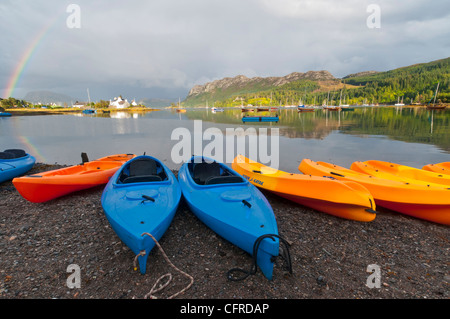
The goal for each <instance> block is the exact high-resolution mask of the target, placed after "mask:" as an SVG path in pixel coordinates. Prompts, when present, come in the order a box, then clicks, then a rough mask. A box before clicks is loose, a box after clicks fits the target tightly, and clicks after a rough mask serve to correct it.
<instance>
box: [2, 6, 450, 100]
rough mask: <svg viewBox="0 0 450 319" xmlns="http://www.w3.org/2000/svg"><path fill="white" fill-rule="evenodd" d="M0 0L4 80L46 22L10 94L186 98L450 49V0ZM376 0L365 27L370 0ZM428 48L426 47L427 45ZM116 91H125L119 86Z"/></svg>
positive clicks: (382, 66)
mask: <svg viewBox="0 0 450 319" xmlns="http://www.w3.org/2000/svg"><path fill="white" fill-rule="evenodd" d="M73 2H75V3H77V4H78V5H79V6H80V8H81V28H80V29H69V28H67V26H66V19H67V17H68V15H69V13H66V8H67V6H68V5H69V2H64V1H63V2H62V1H56V0H46V1H43V0H40V1H33V2H30V1H25V0H15V1H12V0H4V1H2V3H1V4H0V32H1V34H2V44H3V45H2V48H1V49H0V65H1V67H0V81H1V82H0V89H1V90H2V91H3V90H4V87H5V86H6V83H7V81H8V79H9V78H10V76H11V74H12V72H13V70H14V69H15V68H16V65H17V63H18V61H19V58H20V57H21V56H22V55H23V53H24V51H25V50H26V49H27V48H28V47H29V45H30V43H32V41H33V40H34V39H35V37H36V35H37V34H38V33H39V31H40V30H42V29H43V28H45V26H46V25H48V24H49V23H52V26H51V27H50V29H49V31H48V32H47V34H46V35H45V37H44V38H43V39H42V41H41V43H40V45H39V46H38V47H37V49H36V50H35V52H34V54H33V57H32V60H30V62H29V63H28V65H27V67H26V68H25V70H24V73H23V76H22V77H21V79H20V81H19V83H18V87H17V89H16V91H15V92H16V94H17V95H19V96H20V95H21V96H24V95H25V94H26V93H27V92H28V91H32V90H36V89H46V90H55V91H57V92H60V93H65V94H69V95H72V96H74V97H79V96H83V95H84V94H85V92H86V88H87V87H89V88H90V91H91V96H92V98H93V99H101V98H102V99H109V98H112V97H114V96H116V95H118V94H123V95H127V96H129V97H130V98H134V97H136V98H141V97H142V98H144V97H164V98H167V97H174V98H176V97H179V96H181V98H183V97H184V96H185V95H186V94H187V92H188V90H189V89H190V88H191V87H192V86H193V85H194V84H200V83H205V82H207V81H211V80H214V79H218V78H222V77H225V76H235V75H238V74H244V75H246V76H271V75H277V76H281V75H286V74H288V73H291V72H294V71H297V72H306V71H309V70H323V69H325V70H329V71H330V72H331V73H332V74H334V75H335V76H337V77H342V76H345V75H347V74H350V73H355V72H359V71H365V70H379V71H383V70H388V69H392V68H396V67H401V66H406V65H409V64H413V63H418V62H428V61H431V60H435V59H440V58H444V57H447V56H448V52H450V50H449V49H450V48H449V46H450V43H449V39H450V31H449V30H450V10H449V9H450V4H449V2H448V0H436V1H433V2H432V3H430V2H429V1H425V0H414V1H412V0H398V1H387V0H383V1H381V0H380V1H376V0H373V1H371V0H366V1H361V0H343V1H332V0H276V1H273V0H247V1H242V0H228V1H218V0H208V1H206V0H190V1H186V0H159V1H157V0H155V1H151V2H147V1H138V0H133V1H127V2H123V1H95V2H94V1H87V0H81V1H76V0H75V1H73ZM370 4H376V5H379V7H380V8H381V28H380V29H369V28H368V27H367V24H366V20H367V18H368V16H369V15H370V13H368V12H367V10H366V9H367V6H368V5H370ZM431 48H432V49H431ZM118 91H120V92H118Z"/></svg>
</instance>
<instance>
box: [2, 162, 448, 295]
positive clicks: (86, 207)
mask: <svg viewBox="0 0 450 319" xmlns="http://www.w3.org/2000/svg"><path fill="white" fill-rule="evenodd" d="M58 167H60V166H57V165H45V164H36V165H35V167H34V168H33V170H32V171H31V173H37V172H41V171H47V170H51V169H55V168H58ZM176 173H177V172H175V174H176ZM102 190H103V187H96V188H94V189H90V190H86V191H82V192H78V193H75V194H72V195H69V196H65V197H62V198H59V199H56V200H53V201H50V202H48V203H43V204H34V203H30V202H28V201H26V200H25V199H23V198H22V197H21V196H20V194H19V193H18V192H17V191H16V190H15V188H14V186H13V184H12V183H11V182H5V183H2V184H0V210H1V214H0V297H1V298H2V299H50V298H56V299H133V298H135V299H143V298H144V297H145V295H146V294H147V293H148V292H149V291H150V289H151V288H152V286H153V284H154V283H155V281H156V280H157V279H158V278H159V277H160V276H162V275H164V274H166V273H167V272H168V271H169V272H171V273H172V274H173V280H172V282H171V283H170V284H169V285H168V287H167V288H166V289H164V290H163V291H160V292H158V293H157V294H156V295H157V296H158V298H167V297H168V296H170V295H172V294H174V293H176V292H177V291H179V290H180V289H182V288H184V287H185V286H186V285H187V284H188V283H189V280H188V279H187V278H186V277H184V276H183V275H181V274H179V273H177V272H176V271H175V270H173V269H172V268H171V267H170V266H169V265H168V263H167V262H166V260H165V259H164V256H163V255H162V253H161V252H160V251H159V250H158V249H156V248H155V249H153V251H152V252H151V255H150V256H149V259H148V266H147V274H145V275H141V274H140V273H139V271H134V270H133V260H134V257H135V255H134V254H133V253H132V252H131V250H130V249H128V248H127V247H126V246H125V245H124V244H123V243H122V242H121V241H120V239H119V238H118V237H117V235H116V234H115V233H114V231H113V230H112V228H111V227H110V225H109V223H108V221H107V219H106V217H105V215H104V213H103V209H102V206H101V201H100V197H101V194H102ZM264 194H265V195H266V197H267V199H268V200H269V202H270V203H271V204H272V207H273V210H274V212H275V216H276V218H277V222H278V229H279V233H280V235H281V236H282V237H283V238H285V239H287V240H288V241H289V242H290V243H291V246H290V248H289V250H290V255H291V260H292V267H293V273H292V274H289V273H288V272H287V271H286V270H285V269H284V267H283V265H284V264H283V262H282V261H281V260H279V262H278V263H277V264H276V267H275V269H274V278H273V280H272V281H269V280H267V279H266V278H265V277H264V276H263V275H262V273H261V271H258V272H257V273H256V274H255V275H254V276H250V277H248V278H247V279H245V280H243V281H237V282H234V281H229V280H228V279H227V277H226V273H227V271H228V270H230V269H231V268H235V267H239V268H244V269H249V268H250V265H251V261H252V260H251V257H250V256H249V255H248V254H247V253H245V252H243V251H242V250H240V249H239V248H237V247H235V246H233V245H231V244H230V243H229V242H227V241H225V240H223V239H222V238H220V237H219V236H217V235H216V234H215V233H214V232H213V231H211V230H210V229H209V228H207V227H206V226H205V225H204V224H203V223H202V222H201V221H199V220H198V219H197V218H196V217H195V216H194V215H193V214H192V213H191V212H190V210H189V209H188V208H187V206H186V204H185V203H183V202H182V203H181V205H180V207H179V209H178V212H177V214H176V216H175V218H174V220H173V223H172V224H171V226H170V227H169V229H168V231H167V232H166V234H165V235H164V236H163V238H162V239H161V241H160V244H161V246H162V248H163V249H164V250H165V252H166V254H167V256H168V257H169V259H170V260H171V262H172V263H173V264H174V265H175V266H177V267H178V268H179V269H181V270H182V271H184V272H186V273H188V274H189V275H191V276H192V277H193V278H194V283H193V285H192V287H190V288H189V289H188V290H187V291H185V292H184V293H183V294H180V295H179V296H177V297H176V298H183V299H228V298H243V299H355V298H362V299H448V298H449V284H450V274H449V272H448V265H449V247H450V246H449V235H450V232H449V227H447V226H444V225H439V224H433V223H430V222H427V221H422V220H419V219H414V218H410V217H407V216H404V215H400V214H397V213H394V212H390V211H387V210H383V209H381V208H378V211H379V214H378V216H377V218H376V219H375V220H374V221H373V222H370V223H362V222H355V221H349V220H344V219H340V218H337V217H333V216H330V215H327V214H324V213H321V212H317V211H314V210H311V209H308V208H305V207H302V206H300V205H297V204H295V203H293V202H289V201H287V200H284V199H282V198H280V197H277V196H275V195H272V194H270V193H267V192H264ZM71 264H76V265H78V266H79V267H80V274H81V288H73V289H70V288H68V286H67V279H68V278H69V276H70V275H71V272H68V271H67V268H68V266H69V265H71ZM373 264H375V265H377V266H378V267H379V269H380V275H381V277H380V279H381V281H380V286H379V288H378V287H373V288H369V287H368V286H367V285H366V283H367V282H368V279H369V281H370V278H372V277H373V276H372V277H370V278H369V276H371V274H372V273H371V272H368V271H367V268H368V266H369V265H373ZM372 282H374V281H372Z"/></svg>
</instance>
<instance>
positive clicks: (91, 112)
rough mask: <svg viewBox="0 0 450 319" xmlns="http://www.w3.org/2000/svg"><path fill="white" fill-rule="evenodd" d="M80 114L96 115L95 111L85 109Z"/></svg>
mask: <svg viewBox="0 0 450 319" xmlns="http://www.w3.org/2000/svg"><path fill="white" fill-rule="evenodd" d="M82 113H83V114H95V113H97V111H96V110H94V109H85V110H83V111H82Z"/></svg>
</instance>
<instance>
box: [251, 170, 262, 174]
mask: <svg viewBox="0 0 450 319" xmlns="http://www.w3.org/2000/svg"><path fill="white" fill-rule="evenodd" d="M253 173H258V174H262V172H261V171H257V170H253Z"/></svg>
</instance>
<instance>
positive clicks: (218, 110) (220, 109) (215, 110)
mask: <svg viewBox="0 0 450 319" xmlns="http://www.w3.org/2000/svg"><path fill="white" fill-rule="evenodd" d="M211 111H213V112H223V111H224V109H223V108H219V107H212V108H211Z"/></svg>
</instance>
